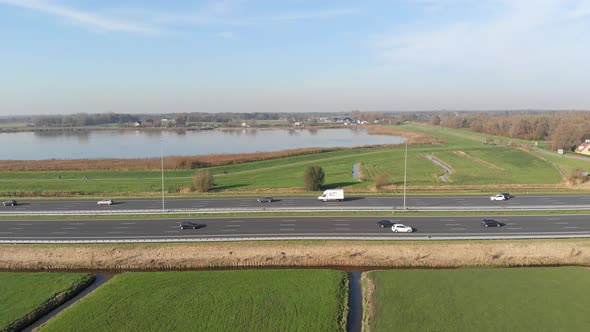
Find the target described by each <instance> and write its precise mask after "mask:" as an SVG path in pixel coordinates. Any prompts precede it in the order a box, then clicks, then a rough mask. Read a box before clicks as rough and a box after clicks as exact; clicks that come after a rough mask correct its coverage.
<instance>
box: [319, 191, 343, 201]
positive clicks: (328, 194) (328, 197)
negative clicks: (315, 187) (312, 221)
mask: <svg viewBox="0 0 590 332" xmlns="http://www.w3.org/2000/svg"><path fill="white" fill-rule="evenodd" d="M318 199H319V200H320V201H324V202H327V201H336V202H339V201H343V200H344V190H343V189H329V190H326V191H324V193H323V194H322V196H318Z"/></svg>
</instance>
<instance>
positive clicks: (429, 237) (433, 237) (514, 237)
mask: <svg viewBox="0 0 590 332" xmlns="http://www.w3.org/2000/svg"><path fill="white" fill-rule="evenodd" d="M573 238H590V233H589V234H543V235H502V236H486V235H473V236H448V235H444V236H436V235H422V236H395V237H384V236H378V237H377V236H376V237H369V236H293V237H289V236H270V237H213V238H169V239H167V238H158V239H153V238H145V239H91V240H88V239H73V240H47V239H45V240H44V239H39V240H36V239H24V240H23V239H20V240H0V244H68V243H69V244H92V243H167V242H168V243H172V242H234V241H285V240H332V241H339V240H340V241H346V240H349V241H350V240H354V241H448V240H524V239H573Z"/></svg>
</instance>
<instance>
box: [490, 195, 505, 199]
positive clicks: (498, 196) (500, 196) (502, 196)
mask: <svg viewBox="0 0 590 332" xmlns="http://www.w3.org/2000/svg"><path fill="white" fill-rule="evenodd" d="M505 200H506V196H504V195H502V194H498V195H494V196H492V197H490V201H505Z"/></svg>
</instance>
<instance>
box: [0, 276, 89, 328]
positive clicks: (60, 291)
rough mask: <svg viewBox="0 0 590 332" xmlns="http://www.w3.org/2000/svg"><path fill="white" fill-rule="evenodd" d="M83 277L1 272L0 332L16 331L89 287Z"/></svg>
mask: <svg viewBox="0 0 590 332" xmlns="http://www.w3.org/2000/svg"><path fill="white" fill-rule="evenodd" d="M93 280H94V276H93V275H90V274H84V273H44V272H41V273H16V272H0V305H1V307H2V308H1V309H0V331H18V330H21V329H23V328H24V327H26V326H28V325H30V324H31V323H32V322H34V321H35V320H37V319H38V318H39V317H41V316H43V315H44V314H46V313H47V312H49V311H51V310H53V309H54V308H55V307H57V306H59V305H60V304H62V303H64V302H65V301H67V300H68V299H70V298H71V297H73V296H75V295H76V294H78V293H79V292H80V291H81V290H82V289H84V288H85V287H87V286H88V285H90V283H92V281H93Z"/></svg>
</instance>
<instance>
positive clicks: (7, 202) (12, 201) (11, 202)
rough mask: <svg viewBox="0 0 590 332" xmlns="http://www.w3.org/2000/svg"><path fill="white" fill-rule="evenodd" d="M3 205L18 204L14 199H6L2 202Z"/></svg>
mask: <svg viewBox="0 0 590 332" xmlns="http://www.w3.org/2000/svg"><path fill="white" fill-rule="evenodd" d="M2 205H4V206H16V201H14V200H11V201H4V202H2Z"/></svg>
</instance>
